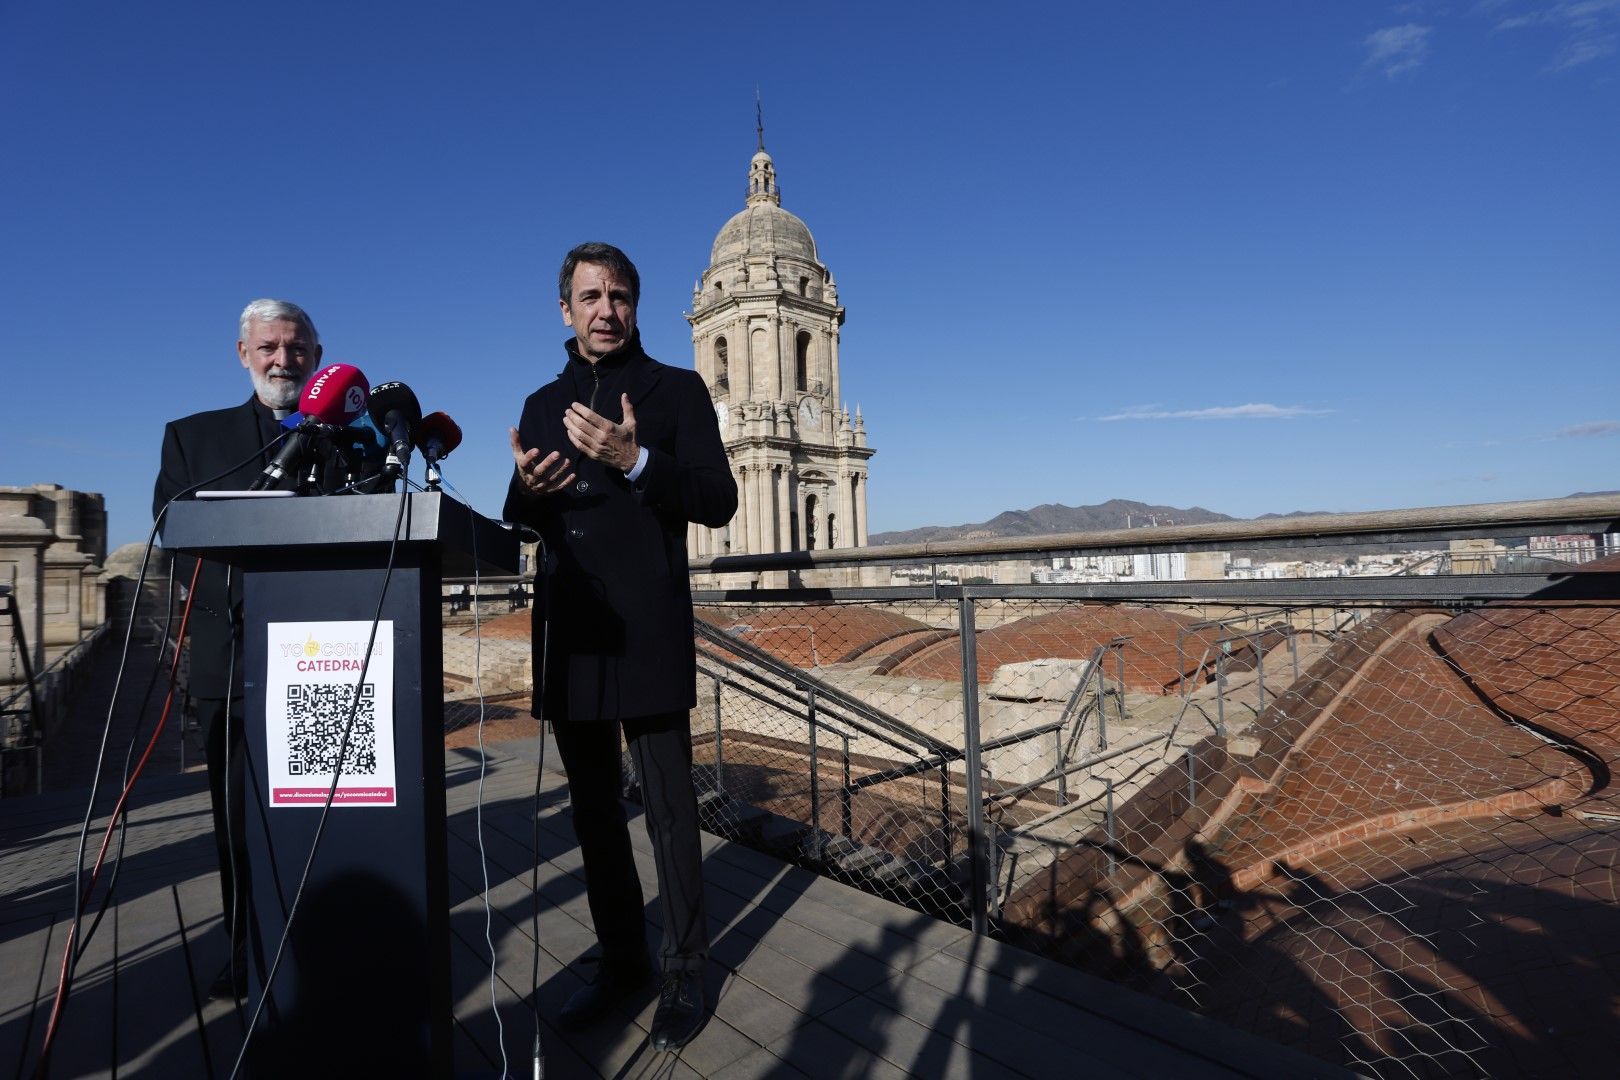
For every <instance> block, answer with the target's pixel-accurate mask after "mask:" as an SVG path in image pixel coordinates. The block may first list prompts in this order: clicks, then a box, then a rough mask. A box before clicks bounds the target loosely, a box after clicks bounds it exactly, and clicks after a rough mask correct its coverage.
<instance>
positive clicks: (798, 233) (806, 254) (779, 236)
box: [709, 149, 819, 266]
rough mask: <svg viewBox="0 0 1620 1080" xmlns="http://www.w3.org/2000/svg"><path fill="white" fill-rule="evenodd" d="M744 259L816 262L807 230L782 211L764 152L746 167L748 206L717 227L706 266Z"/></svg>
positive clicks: (773, 172) (773, 169) (771, 167)
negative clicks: (785, 257)
mask: <svg viewBox="0 0 1620 1080" xmlns="http://www.w3.org/2000/svg"><path fill="white" fill-rule="evenodd" d="M747 255H789V256H794V257H796V258H800V259H807V260H809V261H811V262H818V261H819V260H818V259H817V258H816V241H815V237H813V236H811V235H810V227H809V226H808V225H806V224H805V223H804V222H803V221H800V220H799V219H798V218H797V217H795V216H794V215H793V214H790V213H788V212H787V211H786V210H784V209H782V193H781V191H780V190H779V189H778V188H777V186H776V166H775V164H774V163H773V162H772V161H771V155H770V154H767V153H766V152H765V151H764V149H760V150H759V151H758V152H756V153H755V154H754V157H753V160H752V161H750V162H749V163H748V204H747V205H746V206H745V207H743V209H742V211H741V212H740V213H738V214H736V215H734V216H733V217H732V219H731V220H730V221H728V222H726V223H725V225H723V226H722V227H721V229H720V233H719V235H718V236H716V237H715V238H714V249H713V251H712V252H711V254H710V256H709V265H711V266H719V265H720V264H721V263H725V262H731V261H734V260H737V259H741V258H743V257H745V256H747Z"/></svg>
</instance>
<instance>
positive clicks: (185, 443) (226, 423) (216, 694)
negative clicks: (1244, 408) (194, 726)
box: [152, 300, 321, 997]
mask: <svg viewBox="0 0 1620 1080" xmlns="http://www.w3.org/2000/svg"><path fill="white" fill-rule="evenodd" d="M240 331H241V332H240V336H239V338H238V340H237V342H236V355H237V357H238V358H239V359H240V360H241V361H242V366H243V367H244V368H246V369H247V372H248V376H249V378H250V379H251V381H252V383H253V394H252V396H250V397H249V398H248V399H247V401H245V402H243V403H242V404H240V405H233V406H231V407H230V408H228V409H215V410H212V411H210V412H200V413H194V414H193V415H191V416H187V417H185V418H184V419H181V420H175V421H173V422H171V423H170V424H169V425H168V426H167V427H166V428H165V429H164V432H163V459H162V464H161V466H160V468H159V471H158V478H157V484H156V487H155V490H154V492H153V496H152V514H153V516H154V517H155V516H156V515H157V514H158V513H159V512H161V511H162V509H163V507H164V506H165V505H167V504H168V502H169V501H170V500H171V499H173V498H174V497H176V496H177V495H181V494H182V493H187V494H189V493H190V492H191V491H193V490H205V491H239V490H243V489H245V488H247V487H248V486H249V485H250V484H252V483H253V481H254V480H255V479H256V478H257V477H258V476H259V474H260V472H261V471H262V470H263V469H264V466H265V465H267V464H268V463H269V460H270V457H271V455H270V454H269V453H267V452H266V450H265V447H267V446H269V445H270V443H272V442H273V441H274V440H275V439H276V437H277V436H278V435H279V434H280V433H281V427H280V421H281V420H282V419H283V418H284V417H286V416H287V415H288V414H289V413H291V412H292V411H293V410H294V409H295V408H296V407H297V405H298V399H299V396H300V395H301V394H302V393H303V388H304V383H305V382H306V381H307V380H308V379H309V377H310V375H311V374H313V373H314V372H315V371H316V369H317V368H318V367H319V366H320V360H321V341H320V336H319V335H318V334H317V333H316V332H315V324H314V323H313V322H312V321H311V320H310V317H309V315H307V314H306V313H305V312H304V309H303V308H301V307H299V306H298V305H297V304H293V303H289V302H287V301H285V300H255V301H253V302H252V303H251V304H249V305H248V306H247V307H246V308H244V309H243V310H242V318H241V327H240ZM193 566H194V561H193V560H191V559H189V558H186V557H184V556H177V557H176V558H175V560H174V567H173V570H172V571H171V572H172V573H173V574H174V576H175V579H176V580H177V581H178V582H179V583H180V584H181V585H182V586H185V585H186V584H188V583H189V582H190V581H191V576H192V568H193ZM241 606H242V587H241V581H240V579H238V578H236V577H234V576H233V575H231V574H230V573H229V572H228V571H227V569H226V567H224V566H223V565H220V564H218V563H211V562H204V563H203V564H202V570H201V572H200V573H199V574H198V577H197V587H196V595H195V597H194V598H193V601H192V605H191V622H190V630H189V636H190V650H191V665H190V672H191V674H190V683H189V690H190V694H191V698H192V701H193V703H194V704H195V705H196V708H197V719H198V722H199V724H200V725H201V727H202V729H203V731H204V732H205V733H206V736H207V750H208V752H207V756H208V786H209V789H210V793H211V794H212V797H213V810H214V845H215V848H216V849H217V850H218V853H219V880H220V892H221V894H222V900H223V904H224V907H223V910H224V913H225V926H226V929H227V931H228V932H229V933H230V939H231V959H230V961H229V962H228V963H227V964H226V966H225V969H224V970H223V971H221V972H220V974H219V977H218V978H216V979H215V980H214V983H213V986H212V987H211V988H210V993H211V994H212V995H213V996H215V997H228V996H231V995H235V996H236V997H241V996H242V994H243V992H244V991H245V989H246V985H247V963H246V959H247V957H246V945H247V922H248V919H247V914H248V906H247V905H248V891H249V890H248V882H247V851H246V830H245V828H244V821H243V806H244V803H243V799H242V792H243V790H244V781H245V779H246V774H245V770H244V768H243V755H242V746H243V742H242V668H243V661H242V657H241V641H242V620H241ZM227 795H228V797H227Z"/></svg>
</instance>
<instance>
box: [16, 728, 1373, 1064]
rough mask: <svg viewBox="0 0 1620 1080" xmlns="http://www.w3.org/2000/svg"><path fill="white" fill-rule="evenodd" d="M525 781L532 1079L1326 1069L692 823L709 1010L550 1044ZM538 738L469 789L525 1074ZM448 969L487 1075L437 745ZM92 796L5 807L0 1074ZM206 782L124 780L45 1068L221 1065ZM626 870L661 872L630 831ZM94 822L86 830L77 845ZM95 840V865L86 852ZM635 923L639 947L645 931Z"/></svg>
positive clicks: (471, 1044)
mask: <svg viewBox="0 0 1620 1080" xmlns="http://www.w3.org/2000/svg"><path fill="white" fill-rule="evenodd" d="M555 761H556V758H555V756H554V755H553V756H548V759H547V765H548V773H547V775H546V777H545V784H544V789H543V793H542V797H541V798H542V813H541V818H540V824H541V847H542V862H541V865H540V874H539V882H540V890H541V897H542V899H541V911H540V916H539V927H540V929H539V938H540V952H539V982H540V989H539V1001H540V1006H541V1013H542V1017H543V1018H544V1019H545V1021H546V1023H547V1026H544V1027H543V1031H542V1039H543V1044H544V1048H545V1067H546V1076H548V1077H552V1078H568V1077H595V1076H611V1077H639V1076H650V1075H657V1076H668V1077H682V1076H705V1077H725V1078H733V1077H735V1078H743V1077H764V1076H772V1077H775V1076H796V1075H805V1076H812V1077H835V1076H860V1077H868V1076H876V1077H885V1076H891V1077H892V1076H926V1077H974V1078H986V1077H1003V1076H1006V1077H1051V1076H1087V1077H1113V1076H1152V1077H1224V1076H1274V1077H1301V1076H1340V1075H1347V1074H1344V1073H1342V1072H1341V1071H1340V1070H1338V1069H1336V1068H1334V1067H1332V1066H1329V1065H1325V1064H1323V1063H1320V1062H1317V1061H1315V1060H1314V1059H1310V1058H1306V1057H1302V1056H1300V1055H1299V1054H1297V1053H1296V1052H1294V1051H1291V1050H1288V1049H1285V1048H1283V1047H1280V1046H1277V1045H1275V1044H1272V1043H1268V1042H1264V1041H1262V1040H1259V1039H1256V1038H1254V1037H1252V1036H1249V1035H1246V1034H1243V1033H1240V1032H1237V1031H1234V1030H1232V1029H1229V1028H1225V1027H1222V1026H1221V1025H1218V1024H1215V1023H1211V1022H1207V1021H1204V1020H1202V1019H1200V1018H1199V1017H1197V1016H1194V1015H1192V1014H1190V1013H1186V1012H1183V1011H1181V1010H1178V1009H1175V1008H1173V1007H1171V1006H1168V1005H1165V1004H1162V1003H1159V1002H1156V1001H1152V1000H1150V999H1147V998H1144V997H1141V996H1139V995H1136V994H1133V993H1130V992H1129V991H1126V990H1123V989H1120V988H1118V987H1115V986H1113V985H1111V984H1108V983H1105V982H1101V981H1099V980H1096V979H1093V978H1090V977H1088V976H1085V975H1083V974H1080V973H1078V972H1075V971H1071V970H1069V969H1067V968H1063V967H1061V966H1059V965H1056V964H1052V963H1049V962H1047V961H1044V960H1042V959H1040V958H1038V957H1035V956H1033V955H1031V954H1028V953H1025V952H1022V951H1020V950H1017V949H1014V948H1010V947H1007V946H1004V945H1000V944H998V943H996V942H994V941H990V940H984V939H975V938H974V937H973V936H972V935H971V934H969V933H968V932H967V931H965V930H962V929H961V928H959V927H956V926H952V925H950V924H947V923H943V922H940V921H938V920H935V919H933V918H930V917H928V916H925V915H920V914H918V913H916V912H913V911H909V910H907V909H905V908H903V907H899V906H897V905H895V904H891V903H888V902H887V901H884V900H881V899H878V898H875V897H872V896H868V895H866V894H864V893H860V892H857V891H855V890H853V889H850V888H847V887H845V886H843V885H840V884H837V883H835V882H831V881H828V880H826V879H823V878H819V877H816V876H815V875H813V874H810V873H808V872H807V871H804V870H802V869H799V868H796V867H792V866H788V865H786V864H783V863H781V862H778V861H776V860H773V859H771V858H768V857H766V856H764V855H760V854H758V853H756V852H754V851H751V850H749V849H746V848H743V847H740V846H738V845H735V844H731V843H727V842H725V841H722V840H719V839H717V838H714V837H708V836H706V837H705V847H704V850H705V862H704V878H705V882H706V885H707V889H708V893H707V902H708V907H709V918H710V925H711V932H712V934H713V939H714V945H713V960H714V962H713V963H712V964H711V965H710V973H709V977H708V991H709V994H710V997H711V1000H714V1001H716V1005H715V1010H714V1016H713V1018H712V1019H711V1020H710V1021H709V1023H708V1025H707V1026H706V1027H705V1028H704V1030H703V1032H702V1033H701V1034H700V1035H699V1036H698V1038H697V1039H696V1040H694V1041H693V1043H692V1044H691V1045H689V1046H688V1047H686V1048H685V1050H683V1051H682V1052H681V1053H680V1054H679V1055H678V1056H677V1055H674V1054H667V1053H657V1052H654V1051H653V1050H651V1049H650V1048H649V1047H648V1046H647V1043H646V1034H647V1027H648V1025H649V1023H650V1021H651V1016H652V1010H653V1004H654V1002H653V998H654V992H653V991H651V990H649V991H647V992H646V993H645V994H644V995H643V997H642V998H641V999H639V1000H637V1001H635V1002H633V1003H632V1007H630V1008H627V1009H626V1011H625V1015H624V1018H623V1023H622V1024H607V1025H604V1026H602V1027H601V1028H599V1029H596V1030H593V1031H590V1032H586V1033H584V1034H569V1035H565V1034H563V1033H561V1032H559V1031H557V1030H556V1029H555V1028H554V1027H551V1026H549V1023H550V1020H551V1018H553V1017H555V1015H556V1011H557V1009H558V1007H559V1006H560V1004H561V1002H562V1001H563V1000H564V999H566V997H567V996H568V994H570V993H571V992H572V991H573V990H574V989H575V988H577V987H578V986H579V985H581V982H582V979H583V977H584V975H583V974H582V969H581V965H580V964H579V963H578V961H579V960H580V959H581V957H582V956H583V955H584V954H586V953H587V952H588V951H590V950H591V949H592V947H593V946H594V942H595V938H594V935H593V934H592V932H591V930H590V918H589V915H588V913H587V910H586V905H585V895H584V889H583V884H582V881H581V870H580V865H579V853H578V851H577V849H576V848H575V847H574V842H573V836H572V828H571V823H570V821H569V819H568V812H567V797H566V791H565V790H564V789H563V788H562V785H561V781H560V778H559V777H557V776H556V775H555V774H553V773H551V772H550V771H549V768H550V766H551V765H552V763H554V762H555ZM534 780H535V764H534V757H533V743H532V742H531V743H529V744H508V745H505V746H500V747H491V752H490V765H489V770H488V776H487V780H486V783H485V785H484V788H485V790H484V803H483V823H484V828H483V834H484V847H485V850H486V853H487V857H488V866H489V880H490V887H491V888H490V903H491V906H492V909H493V923H492V927H491V931H490V936H491V937H492V939H493V941H494V943H495V951H496V954H497V958H498V963H497V965H496V970H497V975H496V979H495V987H494V997H495V1001H496V1003H497V1004H498V1008H499V1018H500V1021H501V1023H502V1024H504V1045H505V1047H506V1053H507V1065H508V1070H509V1075H512V1076H525V1077H526V1076H529V1075H531V1071H530V1070H531V1066H530V1060H529V1050H530V1045H531V1041H532V1039H533V1022H532V1019H531V1013H530V1012H529V1009H528V1008H527V1005H526V1004H525V1003H526V1000H527V996H528V987H529V985H530V977H531V963H532V957H533V948H532V946H533V938H532V937H531V935H530V911H531V904H530V891H529V873H530V869H531V866H532V862H533V860H532V858H531V856H530V838H531V828H532V825H531V820H532V819H531V817H530V814H529V807H530V804H531V799H532V797H533V789H534ZM447 784H448V786H449V812H450V870H451V884H450V893H451V903H452V912H451V932H452V934H453V942H452V950H453V961H452V978H453V980H454V988H453V995H452V996H453V1000H454V1003H455V1004H454V1009H455V1017H456V1035H455V1060H456V1071H457V1074H458V1075H461V1076H497V1075H499V1074H500V1071H501V1065H502V1061H501V1052H500V1046H501V1043H502V1040H500V1039H498V1038H497V1020H496V1017H497V1012H496V1009H495V1008H492V1006H491V988H490V981H491V980H490V964H489V949H488V947H487V946H486V945H485V931H484V907H483V902H482V899H481V897H480V893H481V890H482V880H483V873H482V869H481V866H482V864H481V861H480V858H479V851H478V832H477V829H476V827H475V818H476V813H475V805H476V795H477V789H478V758H477V754H476V753H475V752H469V751H451V752H450V753H449V766H448V768H447ZM86 795H87V792H67V793H59V794H54V795H43V796H36V797H26V798H20V799H11V800H6V801H4V802H0V1076H3V1075H7V1074H13V1073H14V1074H15V1075H17V1076H19V1077H24V1076H28V1075H30V1074H31V1071H32V1069H33V1067H34V1061H35V1058H36V1056H37V1054H38V1049H39V1043H40V1039H41V1038H42V1036H43V1032H44V1024H45V1019H46V1016H47V1013H48V1010H49V1007H50V1001H51V995H52V992H53V990H54V987H55V984H56V969H57V965H58V964H59V963H60V959H61V952H62V943H63V939H64V936H65V934H66V932H67V927H68V922H69V920H70V918H71V903H70V898H69V896H70V891H71V889H70V882H71V878H72V872H73V859H74V849H75V846H76V844H77V835H78V828H79V821H80V819H81V817H82V815H83V812H84V801H85V797H86ZM208 829H209V815H208V795H207V790H206V787H205V784H204V781H203V777H202V775H201V774H200V773H187V774H182V775H179V776H171V777H166V778H162V779H155V780H153V781H151V782H149V783H147V784H145V785H144V788H143V790H142V791H141V792H139V793H138V798H137V800H136V808H135V810H134V812H133V813H132V815H131V821H130V826H129V830H128V836H127V838H126V843H125V847H124V857H123V862H122V868H121V869H120V871H119V881H118V888H117V899H118V903H117V904H116V906H114V907H113V908H112V909H111V910H110V911H109V912H108V914H107V916H106V919H105V920H104V922H103V924H102V925H101V927H100V928H99V930H98V931H97V932H96V934H95V937H94V939H93V940H92V942H91V945H90V948H89V950H88V951H87V953H86V955H85V958H84V960H83V961H82V962H81V965H80V968H79V975H78V978H77V981H76V984H75V989H74V993H73V995H72V998H71V1001H70V1004H69V1008H68V1011H67V1014H66V1019H65V1021H64V1022H63V1025H62V1028H61V1032H60V1034H59V1036H58V1039H57V1049H56V1052H55V1054H54V1056H53V1068H52V1072H51V1074H52V1076H53V1077H58V1078H62V1077H80V1076H95V1077H101V1076H135V1075H143V1076H156V1077H187V1076H217V1077H225V1076H229V1075H230V1071H231V1063H232V1062H233V1061H234V1059H235V1055H236V1051H237V1048H238V1046H239V1044H240V1041H241V1036H242V1030H243V1024H242V1019H241V1018H240V1017H239V1016H238V1015H237V1013H236V1011H235V1010H234V1009H232V1008H231V1007H230V1006H229V1005H227V1004H225V1003H222V1002H217V1001H215V1002H211V1001H209V1000H207V997H206V989H207V986H208V983H209V982H210V980H211V979H212V978H213V976H214V974H215V973H216V972H217V971H218V970H219V969H220V967H221V965H222V964H223V963H224V960H225V936H224V934H223V933H222V932H221V930H220V926H219V923H220V918H219V892H218V884H217V882H216V880H215V877H214V872H213V846H212V840H211V839H210V837H209V833H208ZM632 835H634V836H635V837H636V840H637V844H638V848H637V853H638V859H640V860H641V862H642V867H641V871H642V879H643V882H644V883H645V886H646V888H648V889H649V890H650V889H651V888H652V887H653V885H652V883H653V882H654V881H655V876H654V873H653V869H652V863H651V855H650V853H649V852H648V850H647V844H646V836H645V832H644V830H642V828H641V827H640V825H639V823H636V824H635V825H634V826H633V829H632ZM97 836H99V832H97V831H95V830H92V837H93V838H94V837H97ZM93 844H94V840H92V850H91V853H90V854H91V857H93V855H94V850H93ZM655 932H656V931H655V929H654V928H651V927H650V928H649V939H652V937H653V936H654V934H655Z"/></svg>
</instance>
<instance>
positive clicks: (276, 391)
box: [253, 371, 308, 409]
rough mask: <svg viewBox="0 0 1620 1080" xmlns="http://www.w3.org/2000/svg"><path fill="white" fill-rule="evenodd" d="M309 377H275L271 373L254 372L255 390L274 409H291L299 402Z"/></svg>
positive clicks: (261, 399) (260, 398)
mask: <svg viewBox="0 0 1620 1080" xmlns="http://www.w3.org/2000/svg"><path fill="white" fill-rule="evenodd" d="M307 381H308V380H307V379H299V380H298V381H296V382H294V381H293V380H291V379H273V378H271V377H270V376H269V375H260V374H259V373H258V372H257V371H255V372H253V392H254V393H255V394H257V395H258V397H259V400H260V401H262V402H264V404H265V405H267V406H268V407H270V408H272V409H291V408H293V407H295V406H296V405H297V404H298V399H299V397H300V396H301V395H302V394H303V392H304V383H305V382H307Z"/></svg>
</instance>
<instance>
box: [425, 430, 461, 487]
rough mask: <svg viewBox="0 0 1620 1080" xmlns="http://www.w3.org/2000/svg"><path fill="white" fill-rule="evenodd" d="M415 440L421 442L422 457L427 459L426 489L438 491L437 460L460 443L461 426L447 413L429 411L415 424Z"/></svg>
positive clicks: (441, 458) (439, 477)
mask: <svg viewBox="0 0 1620 1080" xmlns="http://www.w3.org/2000/svg"><path fill="white" fill-rule="evenodd" d="M416 441H417V442H419V443H421V444H422V457H423V459H424V460H426V461H427V486H428V490H429V491H438V490H439V481H440V479H441V475H442V474H441V473H440V472H439V462H440V461H442V460H443V459H445V458H447V457H449V456H450V451H452V450H454V449H455V448H456V447H458V446H460V445H461V428H460V426H458V425H457V424H456V422H455V421H454V420H452V419H450V415H449V414H448V413H442V412H431V413H428V414H427V415H426V416H424V417H422V422H421V423H420V424H418V425H416Z"/></svg>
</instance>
